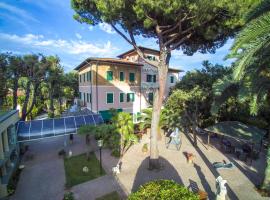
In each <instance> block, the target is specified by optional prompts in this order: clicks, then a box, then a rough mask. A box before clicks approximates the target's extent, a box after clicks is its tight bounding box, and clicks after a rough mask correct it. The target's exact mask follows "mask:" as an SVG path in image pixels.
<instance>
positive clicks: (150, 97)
mask: <svg viewBox="0 0 270 200" xmlns="http://www.w3.org/2000/svg"><path fill="white" fill-rule="evenodd" d="M153 100H154V94H153V92H150V93H149V94H148V101H149V103H153Z"/></svg>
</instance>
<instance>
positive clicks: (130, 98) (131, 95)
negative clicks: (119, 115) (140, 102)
mask: <svg viewBox="0 0 270 200" xmlns="http://www.w3.org/2000/svg"><path fill="white" fill-rule="evenodd" d="M134 101H135V94H134V93H127V102H134Z"/></svg>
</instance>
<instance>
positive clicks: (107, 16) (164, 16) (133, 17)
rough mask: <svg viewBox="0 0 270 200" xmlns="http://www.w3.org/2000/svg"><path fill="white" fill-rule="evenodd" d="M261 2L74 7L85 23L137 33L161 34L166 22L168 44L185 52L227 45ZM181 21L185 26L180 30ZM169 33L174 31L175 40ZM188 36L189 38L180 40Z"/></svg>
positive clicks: (81, 0) (98, 2) (109, 0)
mask: <svg viewBox="0 0 270 200" xmlns="http://www.w3.org/2000/svg"><path fill="white" fill-rule="evenodd" d="M258 2H259V1H257V0H256V1H254V0H247V1H245V2H243V1H242V0H236V1H235V0H223V1H211V0H207V1H206V0H199V1H186V0H181V1H174V0H168V1H163V0H148V1H145V0H136V1H127V0H118V1H114V0H106V1H105V0H93V1H87V0H72V8H73V9H74V10H75V11H76V14H75V16H74V18H75V19H76V20H77V21H79V22H81V23H87V24H91V25H97V24H98V23H100V22H106V23H109V24H113V25H120V26H121V27H122V28H123V29H124V30H125V31H129V33H131V34H133V35H143V36H144V37H158V33H157V29H156V28H157V26H164V28H163V29H162V31H164V32H165V31H167V30H168V31H167V34H163V35H162V36H163V38H162V40H163V41H164V43H165V42H167V44H168V46H167V47H170V46H173V48H172V49H175V48H180V47H181V48H182V50H184V52H185V53H187V54H192V53H194V52H196V51H197V50H200V51H202V52H206V51H210V52H212V51H214V50H215V49H216V48H217V47H220V46H221V45H223V44H224V42H225V41H226V39H227V37H228V36H232V35H233V33H234V31H235V29H237V28H239V27H241V26H242V25H243V24H244V18H243V16H244V14H245V13H246V12H247V10H248V9H249V8H250V7H251V6H254V5H257V3H258ZM180 11H181V12H180ZM178 23H179V24H180V23H181V25H180V27H182V30H180V32H179V29H178V28H177V27H178V25H179V24H178ZM174 26H175V28H173V27H174ZM169 35H174V38H173V39H174V40H171V37H170V36H169ZM184 37H186V38H185V40H184V41H183V42H182V43H179V40H180V39H182V38H184ZM160 39H161V38H160ZM159 42H160V41H159Z"/></svg>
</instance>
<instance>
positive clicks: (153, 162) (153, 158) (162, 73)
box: [149, 48, 171, 169]
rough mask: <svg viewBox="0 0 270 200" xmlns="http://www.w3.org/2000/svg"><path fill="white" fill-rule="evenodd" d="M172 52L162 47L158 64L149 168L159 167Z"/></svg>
mask: <svg viewBox="0 0 270 200" xmlns="http://www.w3.org/2000/svg"><path fill="white" fill-rule="evenodd" d="M170 57H171V54H170V53H169V52H167V50H165V48H161V52H160V62H159V66H158V77H159V88H158V89H157V90H156V91H155V95H154V104H153V112H152V121H151V133H150V160H149V169H159V168H160V163H159V152H158V143H157V141H158V128H159V126H158V124H159V119H160V111H161V107H162V103H163V98H164V94H165V89H166V82H167V74H168V67H169V60H170Z"/></svg>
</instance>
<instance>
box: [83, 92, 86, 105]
mask: <svg viewBox="0 0 270 200" xmlns="http://www.w3.org/2000/svg"><path fill="white" fill-rule="evenodd" d="M85 99H86V98H85V93H83V102H84V103H85Z"/></svg>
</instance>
